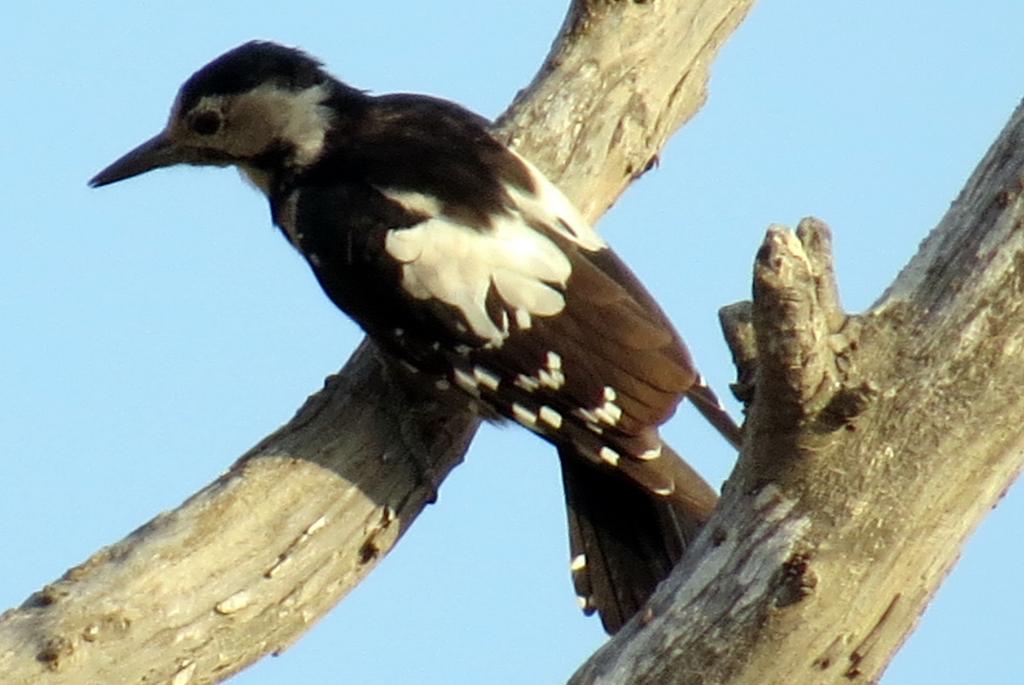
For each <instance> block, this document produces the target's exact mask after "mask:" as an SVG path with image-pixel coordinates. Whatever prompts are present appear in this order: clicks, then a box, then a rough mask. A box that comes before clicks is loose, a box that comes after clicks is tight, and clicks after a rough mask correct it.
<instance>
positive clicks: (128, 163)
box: [89, 132, 193, 188]
mask: <svg viewBox="0 0 1024 685" xmlns="http://www.w3.org/2000/svg"><path fill="white" fill-rule="evenodd" d="M192 156H193V155H190V154H189V153H188V151H187V150H185V149H182V148H181V147H179V146H177V145H175V144H174V142H173V141H171V140H170V138H169V137H168V135H167V133H166V132H161V133H159V134H157V135H155V136H153V137H152V138H150V139H149V140H147V141H146V142H145V143H143V144H142V145H139V146H138V147H137V148H135V149H134V150H132V151H131V152H129V153H128V154H126V155H124V156H123V157H121V158H120V159H118V160H117V161H116V162H114V163H113V164H111V165H110V166H108V167H107V168H106V169H104V170H103V171H101V172H100V173H98V174H96V175H95V176H93V177H92V179H91V180H90V181H89V185H90V186H92V187H93V188H99V187H100V186H105V185H108V184H110V183H117V182H118V181H123V180H125V179H126V178H131V177H132V176H138V175H139V174H144V173H146V172H147V171H152V170H153V169H159V168H161V167H166V166H173V165H175V164H181V163H184V162H189V161H191V159H190V158H191V157H192Z"/></svg>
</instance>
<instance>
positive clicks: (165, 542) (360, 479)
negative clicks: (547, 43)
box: [0, 0, 750, 683]
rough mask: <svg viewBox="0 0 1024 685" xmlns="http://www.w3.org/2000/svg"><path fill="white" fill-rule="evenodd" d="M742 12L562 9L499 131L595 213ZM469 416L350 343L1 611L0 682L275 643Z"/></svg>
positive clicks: (224, 657) (457, 448)
mask: <svg viewBox="0 0 1024 685" xmlns="http://www.w3.org/2000/svg"><path fill="white" fill-rule="evenodd" d="M749 5H750V0H732V1H727V0H707V1H705V2H694V3H665V2H655V3H632V2H611V3H610V2H605V1H603V0H590V1H582V0H581V1H578V2H575V3H574V4H573V6H572V8H571V10H570V13H569V16H568V18H567V19H566V22H565V26H564V28H563V31H562V33H561V35H560V36H559V39H558V40H557V41H556V43H555V45H554V47H553V48H552V52H551V56H550V57H549V59H548V60H547V62H546V63H545V65H544V66H543V67H542V68H541V71H540V73H539V75H538V76H537V78H536V79H535V80H534V82H533V84H532V85H531V86H530V88H529V89H527V90H526V91H524V92H523V93H521V94H520V95H519V96H518V97H517V99H516V102H515V103H514V105H513V106H512V108H511V109H510V110H509V112H507V113H506V115H505V116H504V117H503V118H502V120H501V122H500V124H499V128H498V130H499V132H500V134H501V135H503V136H506V137H507V139H509V140H511V141H513V142H514V144H515V145H516V146H517V147H518V148H519V149H520V150H521V151H522V152H523V153H524V154H525V155H526V156H528V157H530V158H532V159H533V160H534V161H535V163H536V164H538V166H540V167H541V168H542V169H544V170H545V172H547V173H549V174H550V175H551V176H552V178H554V179H556V180H557V181H558V182H559V183H560V184H561V185H562V187H563V188H564V189H565V190H566V192H567V194H568V195H569V196H570V197H571V198H572V199H573V200H574V201H576V202H577V203H579V205H580V206H581V208H582V209H583V210H584V212H585V213H586V214H587V215H588V216H590V217H591V218H595V217H597V216H598V215H599V214H601V212H603V210H604V209H605V208H607V207H608V206H609V205H611V204H612V203H613V202H614V201H615V199H616V198H617V197H618V195H619V194H620V193H621V192H622V190H623V189H624V188H625V187H626V186H627V185H628V184H629V182H630V181H631V180H632V179H633V178H635V177H636V176H638V175H639V174H640V173H642V172H643V171H644V170H645V169H646V168H648V166H649V165H650V164H651V163H652V160H654V159H655V158H656V156H657V154H658V150H659V149H660V147H661V145H662V144H663V143H664V141H665V140H666V139H667V137H668V136H669V135H670V134H671V132H672V131H674V130H675V129H676V128H677V127H678V126H679V125H680V124H681V123H682V122H683V121H685V120H686V119H687V118H688V117H689V116H691V115H692V114H693V113H694V112H695V111H696V109H697V108H698V107H699V105H700V103H701V102H702V101H703V97H704V88H705V82H706V79H707V65H709V64H710V63H711V62H712V60H713V58H714V55H715V52H716V50H717V48H718V47H719V46H720V44H721V42H722V41H723V40H724V39H725V38H726V37H727V36H728V35H729V33H731V31H732V30H733V29H734V28H735V27H736V25H737V24H738V23H739V22H740V21H741V19H742V18H743V16H744V14H745V12H746V10H747V9H748V8H749ZM475 427H476V419H475V418H473V417H472V416H469V415H466V414H463V413H459V412H453V411H452V409H451V408H450V407H443V406H438V405H436V404H434V403H432V402H431V401H430V400H428V399H424V398H421V397H414V396H412V395H410V394H409V392H408V390H407V389H404V388H401V387H398V384H395V383H393V382H392V381H391V379H390V377H389V375H388V373H387V371H386V369H385V367H384V365H383V364H382V363H381V360H380V359H379V358H378V355H377V353H376V351H375V350H374V348H373V346H372V345H370V344H364V345H363V346H362V347H361V348H360V349H359V350H358V351H357V352H356V354H355V355H354V356H353V358H352V360H351V361H350V362H349V364H348V365H347V366H346V367H345V369H343V370H342V371H341V373H340V374H339V376H337V377H335V378H332V379H329V380H328V383H327V385H326V387H325V389H324V390H323V391H321V392H319V393H317V394H316V395H314V396H313V397H312V398H310V399H309V401H308V402H307V403H306V405H305V406H304V407H303V408H302V409H301V410H300V411H299V413H298V414H297V415H296V417H295V418H294V419H293V420H292V421H291V422H289V423H288V424H287V425H286V426H284V427H282V428H281V429H280V430H279V431H277V432H276V433H274V434H273V435H271V436H270V437H268V438H267V439H265V440H264V441H262V442H261V443H260V444H259V445H257V446H256V447H255V448H254V449H253V450H252V451H251V452H249V454H247V455H245V456H244V457H243V458H242V459H240V460H239V461H238V462H237V463H236V464H235V465H234V466H233V467H232V468H231V469H230V470H229V471H228V472H227V473H226V474H225V475H224V476H222V477H221V478H219V479H218V480H217V481H215V482H214V483H212V484H210V485H209V486H207V487H206V488H204V489H203V490H202V491H200V492H199V493H197V494H195V495H194V496H193V497H191V498H190V499H189V500H188V501H186V502H185V503H184V504H183V505H182V506H181V507H179V508H178V509H176V510H174V511H172V512H169V513H166V514H163V515H161V516H159V517H157V518H156V519H154V520H153V521H151V522H149V523H148V524H146V525H144V526H143V527H141V528H139V529H138V530H136V531H135V532H134V533H132V534H131V535H130V536H128V537H127V538H126V539H124V540H122V541H121V542H119V543H117V544H115V545H113V546H111V547H108V548H105V549H103V550H101V551H99V552H98V553H96V554H95V555H94V556H93V557H92V558H90V559H89V560H88V561H86V562H85V563H83V564H82V565H81V566H79V567H76V568H74V569H72V570H70V571H69V572H68V573H67V574H66V575H65V576H64V577H63V578H61V579H60V580H59V581H56V582H55V583H53V584H51V585H48V586H47V587H46V588H44V589H43V590H42V591H40V592H38V593H36V594H35V595H33V596H32V597H31V598H29V600H28V601H26V603H25V604H24V605H23V606H21V607H19V608H18V609H14V610H10V611H8V612H6V613H5V614H4V615H3V616H2V617H0V680H2V681H3V682H5V683H29V682H31V683H94V682H111V683H113V682H139V681H143V680H145V681H146V682H189V683H210V682H218V681H220V680H223V679H224V678H226V677H227V676H229V675H230V674H231V673H234V672H236V671H238V670H239V669H241V668H243V667H244V666H245V665H247V664H249V663H251V662H252V661H254V660H256V659H258V658H259V657H260V656H262V655H264V654H266V653H268V652H273V651H280V650H281V649H284V648H285V647H287V646H288V645H289V644H290V643H291V642H293V641H294V640H295V639H296V638H297V637H298V636H299V635H301V634H302V632H303V631H305V630H306V629H308V627H309V626H310V625H311V624H312V623H314V622H315V621H316V620H317V619H318V618H319V617H320V616H322V615H323V614H324V613H325V612H326V611H328V610H329V609H330V608H331V607H332V606H333V605H334V604H335V603H336V602H337V601H338V600H339V599H340V598H341V597H342V596H344V595H345V593H346V592H348V591H349V590H350V589H351V588H352V587H354V586H355V585H356V584H357V583H358V582H359V581H360V580H361V579H362V578H363V577H365V575H366V574H367V573H368V572H369V571H370V570H371V569H372V568H373V567H374V565H375V562H376V560H377V559H379V558H380V557H381V556H382V555H384V554H386V553H387V551H388V550H389V549H390V548H391V546H392V545H393V544H394V543H395V541H396V540H397V538H398V537H399V535H400V534H401V532H402V531H403V530H405V529H406V528H407V527H408V526H409V525H410V524H411V522H412V521H413V520H414V519H415V517H416V515H417V514H418V513H419V512H420V511H421V510H422V508H423V506H424V505H425V504H426V502H428V501H429V500H430V497H431V494H432V491H433V487H434V485H435V484H436V482H437V481H439V480H440V479H441V478H443V477H444V475H445V474H446V473H447V472H448V471H449V470H450V469H451V468H452V467H453V466H454V465H455V464H457V463H458V461H459V460H460V459H461V456H462V453H463V451H464V449H465V447H466V445H467V444H468V442H469V440H470V439H471V437H472V435H473V431H474V429H475ZM424 452H426V454H424Z"/></svg>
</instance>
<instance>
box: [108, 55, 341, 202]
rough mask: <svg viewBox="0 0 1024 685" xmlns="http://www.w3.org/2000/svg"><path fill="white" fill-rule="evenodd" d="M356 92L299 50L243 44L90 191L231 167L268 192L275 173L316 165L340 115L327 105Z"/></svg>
mask: <svg viewBox="0 0 1024 685" xmlns="http://www.w3.org/2000/svg"><path fill="white" fill-rule="evenodd" d="M356 93H358V91H354V90H352V89H349V88H348V87H347V86H344V85H343V84H341V83H340V82H338V81H336V80H335V79H333V78H332V77H331V76H329V75H328V74H327V73H326V72H325V71H324V70H323V68H322V66H321V64H320V62H318V61H317V60H315V59H313V58H312V57H309V56H308V55H306V54H305V53H303V52H301V51H299V50H295V49H292V48H287V47H284V46H281V45H277V44H275V43H268V42H262V41H253V42H249V43H246V44H244V45H241V46H239V47H237V48H235V49H233V50H231V51H230V52H227V53H225V54H223V55H221V56H220V57H218V58H217V59H215V60H213V61H212V62H210V63H209V64H207V65H206V66H205V67H203V68H202V69H200V70H199V71H197V72H196V73H195V74H193V75H192V76H191V77H190V78H189V79H188V80H187V81H186V82H185V84H184V85H183V86H182V87H181V89H180V90H179V92H178V97H177V98H176V99H175V101H174V105H173V106H172V107H171V115H170V119H169V120H168V122H167V126H166V127H165V128H164V130H163V131H161V132H160V133H158V134H157V135H155V136H154V137H152V138H150V139H149V140H147V141H146V142H144V143H142V144H141V145H139V146H138V147H136V148H135V149H133V150H131V151H130V152H128V153H127V154H125V155H124V156H123V157H121V158H120V159H118V160H117V161H115V162H114V163H113V164H111V165H110V166H108V167H107V168H106V169H104V170H103V171H101V172H99V173H98V174H96V176H95V177H93V179H92V180H91V181H90V182H89V184H90V185H91V186H93V187H97V186H103V185H107V184H109V183H116V182H117V181H122V180H124V179H126V178H131V177H132V176H138V175H139V174H143V173H146V172H147V171H152V170H153V169H159V168H161V167H168V166H173V165H175V164H195V165H212V166H227V165H230V164H234V165H236V166H238V167H239V168H240V169H242V170H243V171H244V172H246V174H247V175H248V176H249V177H250V178H251V179H252V180H253V181H254V182H255V183H256V184H257V185H259V186H261V187H263V190H264V191H266V190H267V188H266V186H265V184H266V183H267V182H268V180H267V179H269V177H270V174H271V173H273V172H275V171H279V170H281V169H286V168H289V167H303V166H307V165H309V164H312V163H313V162H314V161H315V160H316V158H317V157H318V156H319V155H320V154H321V152H322V150H323V147H324V145H325V142H326V137H327V133H328V131H329V130H330V128H331V126H332V123H333V122H332V119H333V118H334V117H335V115H336V109H335V108H333V107H331V106H329V105H328V104H327V103H328V102H329V101H333V100H336V99H337V98H339V97H341V96H342V95H344V94H356Z"/></svg>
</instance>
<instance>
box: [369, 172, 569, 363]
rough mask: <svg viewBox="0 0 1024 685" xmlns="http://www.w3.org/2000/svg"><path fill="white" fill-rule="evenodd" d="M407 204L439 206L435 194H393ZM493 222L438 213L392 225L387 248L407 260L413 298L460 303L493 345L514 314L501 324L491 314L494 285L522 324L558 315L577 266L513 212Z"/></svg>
mask: <svg viewBox="0 0 1024 685" xmlns="http://www.w3.org/2000/svg"><path fill="white" fill-rule="evenodd" d="M384 194H385V196H387V197H393V199H394V200H395V201H396V202H399V203H401V204H402V205H403V206H406V207H419V208H423V209H427V208H431V209H432V208H433V207H432V206H430V205H429V198H422V197H416V196H415V195H414V194H412V193H391V192H390V191H384ZM491 220H492V224H493V226H492V228H490V229H485V230H482V231H481V230H478V229H475V228H473V227H470V226H466V225H464V224H461V223H459V222H458V221H456V220H455V219H452V218H450V217H447V216H443V215H442V216H437V215H434V216H433V218H430V219H427V220H426V221H423V222H422V223H419V224H416V225H415V226H412V227H411V228H401V229H393V230H390V231H388V233H387V236H386V238H385V243H384V247H385V249H386V250H387V252H388V254H389V255H391V256H392V257H394V258H395V259H396V260H398V261H399V262H401V263H402V287H403V288H404V289H405V290H406V292H408V293H409V294H410V295H412V296H413V297H415V298H417V299H420V300H426V299H431V298H433V299H436V300H439V301H441V302H444V303H445V304H448V305H450V306H452V307H454V308H456V309H458V310H459V311H460V312H461V314H462V315H463V317H464V318H465V320H466V323H467V324H468V325H469V329H470V330H471V331H472V332H473V333H474V334H475V335H477V336H479V337H480V338H482V339H484V340H487V341H488V345H490V346H492V347H499V346H501V344H502V342H503V341H504V339H505V338H506V337H508V334H509V317H508V315H507V313H505V312H503V315H502V316H501V320H500V321H498V322H495V321H494V320H493V319H492V318H491V316H490V315H489V314H488V312H487V307H486V302H487V296H488V293H489V292H490V291H491V288H493V289H494V291H495V293H496V294H497V295H498V296H499V297H500V298H501V300H502V301H503V304H504V305H505V307H507V308H508V309H511V310H512V311H513V312H514V319H515V321H516V322H517V324H522V323H527V322H529V321H531V318H530V317H533V316H553V315H555V314H558V313H559V312H560V311H562V309H563V308H564V307H565V297H564V295H563V294H562V292H561V288H564V286H565V283H566V281H567V280H568V279H569V274H570V273H571V271H572V266H571V264H570V263H569V258H568V257H567V256H566V255H565V254H564V253H563V252H562V250H561V249H559V248H558V246H557V245H556V244H555V243H554V242H553V241H552V240H551V239H549V238H548V237H546V236H545V235H543V234H542V233H539V232H538V231H536V230H534V229H532V228H530V226H529V225H527V223H526V221H524V219H523V216H522V214H520V213H519V212H518V211H512V212H508V213H505V214H501V215H496V216H493V217H491Z"/></svg>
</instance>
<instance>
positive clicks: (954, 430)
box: [571, 108, 1024, 685]
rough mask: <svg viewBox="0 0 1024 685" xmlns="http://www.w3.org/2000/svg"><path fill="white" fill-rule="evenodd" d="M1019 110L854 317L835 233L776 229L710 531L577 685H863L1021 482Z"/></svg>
mask: <svg viewBox="0 0 1024 685" xmlns="http://www.w3.org/2000/svg"><path fill="white" fill-rule="evenodd" d="M1022 140H1024V108H1018V110H1017V111H1016V112H1015V113H1014V114H1013V116H1012V117H1011V119H1010V122H1009V124H1008V125H1007V127H1006V128H1005V130H1004V131H1003V132H1002V134H1001V135H1000V136H999V138H998V139H997V140H996V142H995V144H994V145H993V146H992V148H991V149H990V150H989V152H988V154H987V155H986V156H985V158H984V159H983V160H982V161H981V163H980V165H979V166H978V168H977V170H976V171H975V172H974V174H973V175H972V176H971V178H970V180H969V181H968V183H967V186H966V187H965V189H964V190H963V191H962V193H961V194H960V197H959V198H958V199H957V200H956V202H954V203H953V205H952V206H951V208H950V210H949V212H948V213H947V214H946V216H945V218H944V219H943V220H942V221H941V223H940V224H939V225H938V226H937V227H936V228H935V229H934V230H933V231H932V233H931V234H930V235H929V236H928V238H927V239H926V240H925V241H924V243H923V244H922V245H921V248H920V250H919V251H918V253H917V255H915V257H914V258H913V259H912V260H911V262H910V263H909V264H908V265H907V266H906V267H905V268H904V270H903V271H902V273H901V274H900V275H899V277H898V278H897V279H896V281H895V282H894V283H893V284H892V286H891V287H890V288H889V289H888V290H887V291H886V292H885V293H884V295H883V296H882V297H881V298H880V299H879V300H878V302H877V303H876V304H875V305H874V306H872V307H871V308H870V309H869V310H868V311H867V312H865V313H863V314H861V315H858V316H848V315H846V314H845V313H844V312H843V311H842V310H841V308H840V306H839V303H838V298H837V295H836V292H837V290H836V288H835V282H834V280H833V279H834V276H833V270H832V262H831V253H830V245H829V243H830V240H829V234H828V230H827V228H825V226H824V225H823V224H821V223H820V222H818V221H816V220H805V221H804V222H803V223H801V225H800V227H799V228H798V230H797V231H796V233H795V234H794V233H792V232H790V231H788V230H786V229H784V228H781V227H773V228H771V229H769V231H768V234H767V237H766V238H765V241H764V244H763V245H762V247H761V250H760V251H759V252H758V255H757V258H756V260H755V265H754V299H753V302H752V303H751V304H746V305H743V304H741V305H737V306H733V307H730V308H727V310H725V311H724V316H723V319H724V322H725V326H726V329H727V338H728V339H729V341H730V344H731V345H732V346H733V348H734V352H735V356H736V358H737V360H739V361H740V362H741V367H742V368H741V380H742V383H741V385H742V386H743V389H744V390H745V392H746V393H747V394H748V396H749V397H750V404H749V407H748V414H747V416H748V420H747V424H746V434H745V443H744V449H743V456H742V457H741V459H740V461H739V463H738V464H737V467H736V469H735V471H734V472H733V474H732V475H731V476H730V478H729V481H728V483H727V485H726V488H725V493H724V496H723V499H722V501H721V503H720V505H719V508H718V509H717V511H716V513H715V515H714V517H713V518H712V520H711V521H710V522H709V523H708V525H707V527H706V528H705V530H704V531H703V532H702V534H701V537H700V539H699V540H698V542H697V544H696V545H695V546H694V547H693V548H692V549H691V550H690V551H689V553H688V554H687V556H686V557H685V558H684V559H683V561H682V562H681V564H680V566H679V567H677V568H676V570H675V572H674V573H673V576H672V578H671V579H670V581H669V582H667V583H665V584H664V585H663V586H662V587H661V588H660V589H659V592H658V594H657V595H656V597H655V599H654V601H653V603H652V610H651V612H650V614H649V616H648V617H647V620H645V621H644V622H643V625H639V622H634V624H632V625H630V626H628V627H627V629H626V630H624V631H622V632H621V633H619V634H618V635H616V636H615V638H614V639H613V640H611V641H610V642H609V643H608V644H607V645H605V646H604V647H603V648H602V649H601V650H600V651H599V652H598V653H597V654H595V655H594V657H592V658H591V659H590V660H589V661H588V663H587V664H585V665H584V666H583V667H582V668H581V669H580V671H579V672H578V673H577V674H576V675H575V676H574V678H573V679H572V681H571V682H572V683H574V684H577V685H578V684H582V683H625V682H629V683H635V684H637V685H642V684H644V683H651V684H654V683H658V684H659V685H665V684H669V683H702V684H704V685H707V684H709V683H729V684H730V685H739V684H741V683H751V684H754V683H756V684H758V685H766V684H774V683H779V684H780V685H781V684H783V683H785V684H787V685H794V684H799V683H851V682H864V683H870V682H876V681H877V680H878V678H879V677H880V675H881V673H882V671H883V670H884V668H885V666H886V665H887V664H888V663H889V660H890V659H891V658H892V656H893V654H894V653H895V651H896V650H897V649H898V648H899V646H900V645H901V644H902V642H903V640H904V639H905V638H906V637H907V635H908V634H909V633H910V632H911V631H912V630H913V628H914V626H915V624H916V622H917V620H918V617H919V616H920V614H921V612H922V611H923V610H924V607H925V605H926V604H927V603H928V601H929V600H930V599H931V597H932V596H933V594H934V593H935V591H936V589H937V588H938V586H939V585H940V583H941V582H942V580H943V579H944V578H945V576H946V574H947V573H948V572H949V570H950V568H951V567H952V565H953V564H954V563H955V562H956V560H957V557H958V555H959V553H960V549H961V547H962V544H963V542H964V541H965V539H966V538H967V537H968V536H969V535H970V533H971V532H972V531H973V530H974V528H975V527H976V526H977V525H978V523H979V522H980V521H981V519H982V518H984V516H985V515H986V514H987V513H988V512H989V510H990V509H991V508H992V507H993V506H994V505H995V503H996V502H997V501H998V500H999V498H1000V497H1001V496H1002V495H1003V493H1004V492H1005V491H1006V489H1007V488H1008V487H1009V485H1010V484H1011V483H1012V482H1013V480H1014V479H1015V478H1016V477H1017V474H1018V473H1020V470H1021V467H1022V462H1024V430H1022V428H1021V417H1022V416H1024V394H1022V393H1021V391H1020V388H1021V387H1022V385H1021V384H1022V383H1024V363H1022V362H1024V354H1022V347H1024V297H1022V295H1024V231H1022V230H1021V227H1022V225H1024V199H1022V197H1021V189H1022V184H1021V178H1022V170H1024V145H1022V144H1021V143H1022Z"/></svg>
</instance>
